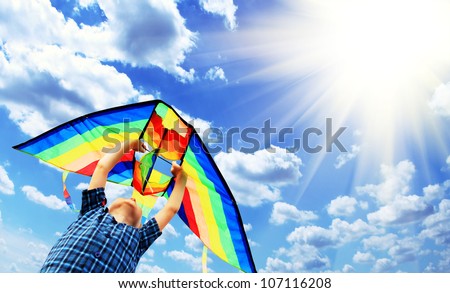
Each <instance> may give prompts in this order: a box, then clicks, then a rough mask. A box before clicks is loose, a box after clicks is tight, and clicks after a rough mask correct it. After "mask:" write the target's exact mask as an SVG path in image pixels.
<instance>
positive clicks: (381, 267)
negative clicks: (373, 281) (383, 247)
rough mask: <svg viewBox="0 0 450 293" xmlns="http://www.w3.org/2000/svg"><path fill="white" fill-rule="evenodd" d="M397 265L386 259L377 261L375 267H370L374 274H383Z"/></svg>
mask: <svg viewBox="0 0 450 293" xmlns="http://www.w3.org/2000/svg"><path fill="white" fill-rule="evenodd" d="M396 265H397V264H396V263H395V261H393V260H391V259H388V258H381V259H377V261H376V262H375V265H374V266H373V267H372V272H374V273H384V272H387V271H389V270H390V269H392V268H393V267H395V266H396Z"/></svg>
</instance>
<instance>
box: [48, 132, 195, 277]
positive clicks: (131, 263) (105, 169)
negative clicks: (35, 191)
mask: <svg viewBox="0 0 450 293" xmlns="http://www.w3.org/2000/svg"><path fill="white" fill-rule="evenodd" d="M131 149H133V150H135V151H140V152H144V151H145V146H144V144H143V143H142V142H141V141H139V140H131V141H125V142H123V143H122V144H121V145H120V150H119V151H117V152H111V153H106V154H105V155H104V156H103V157H102V158H101V159H100V160H99V162H98V164H97V167H96V168H95V171H94V173H93V175H92V178H91V181H90V184H89V187H88V189H87V190H84V191H83V195H82V204H81V210H80V215H79V217H78V219H77V220H76V221H75V222H74V223H72V224H71V225H70V226H69V228H67V231H66V232H65V233H64V234H63V235H62V236H61V238H60V239H59V240H58V242H57V243H56V244H55V246H53V248H52V249H51V250H50V253H49V254H48V256H47V259H46V260H45V262H44V265H43V266H42V269H41V273H44V272H45V273H47V272H90V273H100V272H111V273H113V272H120V273H127V272H135V270H136V266H137V264H138V262H139V259H140V258H141V257H142V255H143V254H144V253H145V252H146V251H147V249H148V248H149V246H150V245H151V244H152V243H153V242H154V241H155V240H156V239H157V238H158V237H159V236H160V235H161V231H162V230H163V229H164V227H165V226H166V225H167V224H168V223H169V222H170V220H171V219H172V218H173V217H174V216H175V214H176V213H177V212H178V210H179V208H180V205H181V202H182V199H183V194H184V187H185V185H186V174H185V173H184V171H183V169H182V168H181V167H180V166H179V165H177V164H176V163H173V164H172V169H171V172H172V174H173V176H174V177H175V181H176V183H175V186H174V189H173V191H172V193H171V195H170V197H169V199H168V201H167V203H166V205H165V206H164V207H163V208H162V209H161V210H160V211H159V212H158V213H157V214H156V215H155V217H154V218H152V219H150V220H149V221H147V222H146V223H145V224H144V225H143V226H142V225H141V216H142V210H141V209H140V208H139V207H138V206H137V205H136V201H135V200H134V199H132V198H131V199H124V198H118V199H116V200H115V201H114V202H112V204H111V205H110V206H109V208H107V207H106V198H105V192H104V188H105V185H106V180H107V177H108V173H109V171H111V169H112V168H113V167H114V166H115V165H116V164H117V163H118V162H119V160H120V158H121V157H122V155H123V154H124V153H126V152H127V151H129V150H131Z"/></svg>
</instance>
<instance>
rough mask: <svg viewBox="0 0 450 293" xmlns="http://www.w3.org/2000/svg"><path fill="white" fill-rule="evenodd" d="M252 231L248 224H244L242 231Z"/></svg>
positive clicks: (250, 225)
mask: <svg viewBox="0 0 450 293" xmlns="http://www.w3.org/2000/svg"><path fill="white" fill-rule="evenodd" d="M252 229H253V226H252V224H250V223H248V224H244V230H245V232H248V231H251V230H252Z"/></svg>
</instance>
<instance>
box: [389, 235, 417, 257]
mask: <svg viewBox="0 0 450 293" xmlns="http://www.w3.org/2000/svg"><path fill="white" fill-rule="evenodd" d="M421 248H422V242H421V241H420V239H417V238H411V237H407V238H404V239H400V240H398V241H397V242H396V244H395V245H394V246H392V247H391V248H389V250H388V254H389V255H390V256H391V257H392V259H393V260H394V261H395V262H396V263H397V264H399V263H404V262H409V261H414V260H416V258H417V257H418V256H419V255H420V253H421Z"/></svg>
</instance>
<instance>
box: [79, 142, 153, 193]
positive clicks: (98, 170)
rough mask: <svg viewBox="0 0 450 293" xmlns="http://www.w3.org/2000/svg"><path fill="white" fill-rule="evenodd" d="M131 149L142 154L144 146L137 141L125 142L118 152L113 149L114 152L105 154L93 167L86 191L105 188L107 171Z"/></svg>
mask: <svg viewBox="0 0 450 293" xmlns="http://www.w3.org/2000/svg"><path fill="white" fill-rule="evenodd" d="M131 149H133V150H136V151H140V152H143V151H144V150H145V146H144V144H143V143H142V142H141V141H139V140H138V139H133V140H126V141H124V142H122V143H121V144H120V146H119V149H118V150H117V148H114V150H111V151H110V152H107V153H105V155H104V156H103V157H102V158H101V159H100V160H99V161H98V163H97V166H96V167H95V170H94V173H93V174H92V178H91V182H90V183H89V187H88V189H95V188H99V187H105V185H106V180H107V179H108V173H109V171H111V170H112V168H114V166H115V165H116V164H117V163H118V162H119V161H120V159H121V158H122V156H123V155H124V154H125V153H127V152H128V151H130V150H131Z"/></svg>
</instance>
